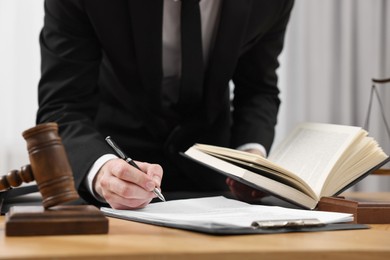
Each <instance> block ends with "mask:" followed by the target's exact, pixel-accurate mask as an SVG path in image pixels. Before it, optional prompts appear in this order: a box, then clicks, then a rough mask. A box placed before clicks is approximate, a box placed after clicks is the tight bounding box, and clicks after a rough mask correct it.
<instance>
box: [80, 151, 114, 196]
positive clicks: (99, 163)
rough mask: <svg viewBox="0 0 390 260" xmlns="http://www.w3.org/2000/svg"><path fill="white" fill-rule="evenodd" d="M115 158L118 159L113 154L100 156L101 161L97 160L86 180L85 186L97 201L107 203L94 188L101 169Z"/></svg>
mask: <svg viewBox="0 0 390 260" xmlns="http://www.w3.org/2000/svg"><path fill="white" fill-rule="evenodd" d="M115 158H118V157H117V156H115V155H113V154H105V155H102V156H100V157H99V159H97V160H96V161H95V163H94V164H93V165H92V167H91V169H89V172H88V175H87V178H85V186H86V187H87V189H88V191H89V192H90V193H91V194H92V195H93V196H94V198H95V199H97V200H98V201H100V202H104V203H105V202H106V201H105V200H104V199H103V198H102V197H101V196H100V195H99V194H97V193H96V191H95V189H94V187H93V184H94V180H95V177H96V175H97V173H98V172H99V170H100V168H102V166H103V164H105V163H106V162H108V161H109V160H111V159H115Z"/></svg>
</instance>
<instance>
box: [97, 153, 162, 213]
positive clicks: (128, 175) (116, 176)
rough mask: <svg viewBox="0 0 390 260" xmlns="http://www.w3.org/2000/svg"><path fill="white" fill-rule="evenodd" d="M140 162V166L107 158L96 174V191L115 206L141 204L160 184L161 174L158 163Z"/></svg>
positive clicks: (150, 197) (129, 206) (126, 207)
mask: <svg viewBox="0 0 390 260" xmlns="http://www.w3.org/2000/svg"><path fill="white" fill-rule="evenodd" d="M139 164H140V165H139V167H140V168H141V170H139V169H136V168H135V167H133V166H131V165H129V164H127V163H126V162H125V161H123V160H121V159H113V160H110V161H108V162H107V163H105V164H104V165H103V167H102V168H101V169H100V171H99V173H98V175H97V177H96V181H95V184H94V188H95V191H96V192H97V193H98V194H99V195H100V196H101V197H102V198H104V199H105V200H106V201H107V203H109V204H110V206H111V207H113V208H116V209H134V208H141V207H144V206H145V205H147V204H148V203H149V202H150V201H151V200H152V199H153V198H154V197H155V195H154V193H153V192H152V190H153V189H154V188H155V187H160V184H161V179H162V175H163V174H162V168H161V166H159V165H154V164H149V163H139ZM144 171H145V172H144Z"/></svg>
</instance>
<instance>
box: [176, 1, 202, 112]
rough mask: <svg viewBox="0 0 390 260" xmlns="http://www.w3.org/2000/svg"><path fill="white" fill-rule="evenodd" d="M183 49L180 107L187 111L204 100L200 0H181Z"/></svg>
mask: <svg viewBox="0 0 390 260" xmlns="http://www.w3.org/2000/svg"><path fill="white" fill-rule="evenodd" d="M181 49H182V50H181V53H182V65H181V66H182V67H181V86H180V98H179V108H180V109H181V110H182V112H185V113H186V112H189V111H191V110H192V109H194V108H195V107H196V106H197V105H199V104H200V102H201V100H202V88H203V51H202V30H201V22H200V10H199V0H182V1H181Z"/></svg>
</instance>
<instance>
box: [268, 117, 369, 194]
mask: <svg viewBox="0 0 390 260" xmlns="http://www.w3.org/2000/svg"><path fill="white" fill-rule="evenodd" d="M360 132H361V128H359V127H353V126H341V125H329V124H326V125H325V124H310V123H306V124H301V125H300V126H298V127H297V128H296V129H295V131H294V132H293V133H292V134H291V135H290V136H289V137H288V138H287V139H285V141H284V142H283V143H281V144H280V145H279V146H278V147H277V148H276V149H275V150H274V151H273V152H272V153H271V154H270V156H269V160H270V161H272V162H274V163H276V164H278V165H281V166H283V167H284V168H286V169H288V170H289V171H292V172H294V173H295V174H296V175H298V176H299V177H301V178H302V179H304V180H305V181H306V182H307V183H308V184H309V185H310V186H311V187H312V188H313V190H314V191H315V192H316V194H318V195H319V194H320V192H321V188H322V185H323V183H324V182H325V179H326V177H327V175H328V173H329V172H330V171H331V169H332V167H333V166H334V165H335V163H336V162H337V159H338V158H339V157H340V156H341V155H342V153H343V152H344V151H345V150H346V149H347V148H348V146H349V145H350V144H351V143H352V142H353V141H354V140H355V138H357V137H358V136H359V133H360Z"/></svg>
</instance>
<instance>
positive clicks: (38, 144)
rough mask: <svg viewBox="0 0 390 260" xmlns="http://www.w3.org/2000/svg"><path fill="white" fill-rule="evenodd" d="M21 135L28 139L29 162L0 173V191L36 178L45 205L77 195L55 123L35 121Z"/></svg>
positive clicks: (73, 198)
mask: <svg viewBox="0 0 390 260" xmlns="http://www.w3.org/2000/svg"><path fill="white" fill-rule="evenodd" d="M22 135H23V137H24V139H25V140H26V142H27V150H28V154H29V160H30V164H29V165H25V166H23V167H21V169H20V170H12V171H10V172H9V173H8V174H7V175H5V176H3V177H2V178H1V179H0V191H1V190H6V189H10V188H11V187H18V186H20V185H21V184H22V183H23V182H24V183H28V182H31V181H33V180H35V181H36V183H37V185H38V189H39V192H40V193H41V195H42V203H43V206H44V208H45V209H48V208H50V207H52V206H56V205H60V204H64V203H66V202H69V201H73V200H76V199H78V198H79V196H78V194H77V191H76V189H75V186H74V180H73V174H72V170H71V167H70V164H69V161H68V157H67V155H66V152H65V148H64V146H63V144H62V141H61V138H60V137H59V135H58V125H57V124H56V123H45V124H41V125H37V126H35V127H33V128H30V129H28V130H26V131H24V132H23V133H22Z"/></svg>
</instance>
